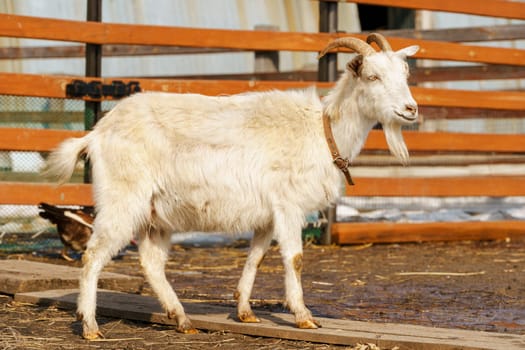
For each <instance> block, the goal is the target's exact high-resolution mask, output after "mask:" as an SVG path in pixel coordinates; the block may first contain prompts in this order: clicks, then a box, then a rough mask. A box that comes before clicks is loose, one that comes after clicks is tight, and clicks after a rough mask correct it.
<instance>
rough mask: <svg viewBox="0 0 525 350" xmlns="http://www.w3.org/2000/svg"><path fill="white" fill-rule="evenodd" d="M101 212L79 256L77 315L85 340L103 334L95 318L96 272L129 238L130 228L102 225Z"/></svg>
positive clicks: (97, 273)
mask: <svg viewBox="0 0 525 350" xmlns="http://www.w3.org/2000/svg"><path fill="white" fill-rule="evenodd" d="M102 216H104V215H100V214H99V216H98V217H97V219H96V220H95V223H94V233H93V236H91V239H90V241H89V242H88V247H87V249H86V251H85V252H84V255H83V256H82V261H83V263H84V267H83V269H82V274H81V277H80V282H79V289H80V293H79V296H78V306H77V318H78V319H79V320H80V321H82V336H83V337H84V338H85V339H89V340H92V339H96V338H99V337H103V336H102V333H101V332H100V331H99V329H98V325H97V321H96V319H95V310H96V302H97V301H96V299H97V282H98V278H99V275H100V272H101V271H102V269H103V268H104V266H105V265H106V264H107V263H108V261H109V260H110V259H111V258H112V256H114V255H115V254H116V253H117V252H118V251H119V250H120V249H121V248H122V247H124V246H125V245H126V244H127V243H128V242H129V241H130V239H131V238H132V231H131V229H129V230H126V231H125V232H122V231H118V229H117V227H116V226H113V225H111V224H110V225H109V226H107V227H104V226H102V225H103V224H100V223H101V222H102ZM115 230H116V231H115ZM108 233H109V234H108Z"/></svg>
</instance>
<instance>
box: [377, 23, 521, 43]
mask: <svg viewBox="0 0 525 350" xmlns="http://www.w3.org/2000/svg"><path fill="white" fill-rule="evenodd" d="M524 32H525V25H524V24H504V25H496V26H490V27H463V28H444V29H427V30H417V29H391V30H381V33H382V34H383V35H385V36H395V37H401V38H412V39H423V40H435V41H450V42H478V41H502V40H520V39H523V33H524Z"/></svg>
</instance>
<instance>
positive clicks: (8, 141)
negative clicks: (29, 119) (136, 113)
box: [0, 128, 525, 153]
mask: <svg viewBox="0 0 525 350" xmlns="http://www.w3.org/2000/svg"><path fill="white" fill-rule="evenodd" d="M85 134H86V132H85V131H74V130H58V129H25V128H0V150H10V151H38V152H46V151H50V150H52V149H53V148H55V147H56V146H57V145H58V144H59V143H60V142H62V141H63V140H65V139H66V138H69V137H81V136H83V135H85ZM404 138H405V142H406V144H407V147H408V149H409V150H410V151H411V152H455V153H458V152H477V153H483V152H485V153H524V152H525V135H523V134H512V135H507V134H467V133H453V132H421V131H405V132H404ZM364 150H367V151H377V150H379V151H388V145H387V143H386V140H385V136H384V133H383V131H381V130H372V131H370V133H369V135H368V139H367V141H366V142H365V145H364Z"/></svg>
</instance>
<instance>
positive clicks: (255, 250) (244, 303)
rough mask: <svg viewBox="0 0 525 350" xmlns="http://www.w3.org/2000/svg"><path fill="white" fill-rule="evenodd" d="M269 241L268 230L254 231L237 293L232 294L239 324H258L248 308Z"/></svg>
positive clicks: (270, 233)
mask: <svg viewBox="0 0 525 350" xmlns="http://www.w3.org/2000/svg"><path fill="white" fill-rule="evenodd" d="M271 241H272V232H271V231H270V230H262V229H258V230H255V232H254V235H253V239H252V243H251V247H250V252H249V253H248V258H247V259H246V263H245V264H244V269H243V271H242V275H241V278H240V279H239V284H238V285H237V291H236V292H235V294H234V297H235V299H236V300H237V317H238V318H239V320H240V321H241V322H246V323H255V322H260V320H259V318H258V317H257V316H255V314H254V313H253V311H252V309H251V307H250V295H251V294H252V289H253V282H254V281H255V275H256V273H257V268H258V267H259V265H260V264H261V262H262V260H263V258H264V254H266V251H267V250H268V247H269V246H270V243H271Z"/></svg>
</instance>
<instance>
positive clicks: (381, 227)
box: [332, 220, 525, 244]
mask: <svg viewBox="0 0 525 350" xmlns="http://www.w3.org/2000/svg"><path fill="white" fill-rule="evenodd" d="M523 237H525V222H524V221H518V220H517V221H489V222H464V221H462V222H426V223H393V222H354V223H351V222H336V223H334V224H332V240H333V241H334V242H335V243H336V244H359V243H361V244H362V243H394V242H396V243H399V242H429V241H460V240H493V239H506V238H520V239H521V238H523Z"/></svg>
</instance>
